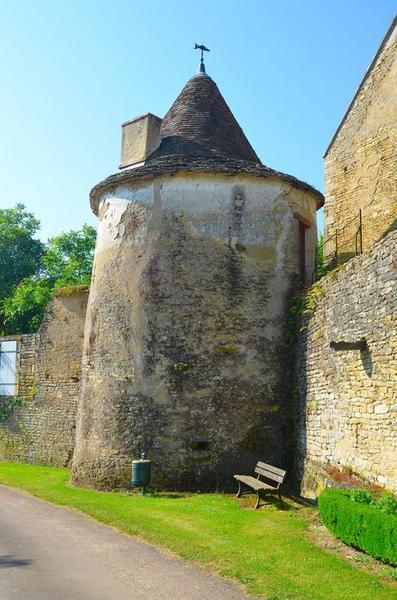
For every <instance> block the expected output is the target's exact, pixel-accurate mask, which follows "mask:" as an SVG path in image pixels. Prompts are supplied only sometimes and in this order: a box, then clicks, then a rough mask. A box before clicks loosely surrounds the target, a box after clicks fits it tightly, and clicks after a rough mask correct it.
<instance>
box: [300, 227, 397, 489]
mask: <svg viewBox="0 0 397 600" xmlns="http://www.w3.org/2000/svg"><path fill="white" fill-rule="evenodd" d="M316 287H317V293H316V297H317V298H318V303H317V306H316V308H315V310H314V313H313V314H312V315H309V316H306V318H305V320H304V322H303V323H302V325H303V327H304V331H303V332H302V333H301V335H300V338H299V343H298V352H297V355H298V364H297V368H296V376H297V378H298V379H297V381H298V389H299V399H300V419H299V423H298V427H297V432H298V461H297V462H298V464H299V470H300V475H301V477H302V492H303V493H304V494H305V495H314V496H315V495H316V493H317V491H318V489H319V488H320V489H321V487H323V486H324V485H325V483H326V480H327V479H329V474H328V472H327V470H328V469H329V468H330V467H335V466H336V467H339V468H342V467H345V468H346V467H348V468H351V469H352V470H353V471H354V472H356V473H358V474H360V475H361V476H363V477H364V478H366V479H369V480H370V481H373V482H375V483H379V484H381V485H384V486H386V487H388V488H391V489H394V490H397V418H396V417H397V231H393V232H391V233H390V234H389V235H388V236H387V237H385V238H384V239H382V240H381V241H379V242H378V243H377V244H375V245H374V246H373V248H372V249H371V250H370V251H369V252H367V253H365V254H363V255H361V256H358V257H357V258H355V259H353V260H351V261H350V262H349V263H347V264H346V265H345V266H344V267H343V268H341V269H340V270H337V271H334V272H331V273H329V275H327V276H326V277H324V278H323V279H321V280H320V281H319V282H318V283H317V284H316ZM361 338H365V340H366V342H367V346H368V349H367V350H365V351H360V350H345V351H335V350H332V349H331V348H330V343H331V342H332V341H336V342H338V341H347V342H355V341H358V340H360V339H361Z"/></svg>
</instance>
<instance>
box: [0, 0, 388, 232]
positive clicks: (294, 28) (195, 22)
mask: <svg viewBox="0 0 397 600" xmlns="http://www.w3.org/2000/svg"><path fill="white" fill-rule="evenodd" d="M0 9H1V19H0V52H1V56H2V61H1V67H0V69H1V73H0V75H1V77H0V81H1V87H2V89H1V95H0V98H1V111H0V131H1V146H0V182H1V193H0V208H4V207H9V206H12V205H14V204H15V203H16V202H23V203H25V204H26V205H27V207H28V208H29V210H31V211H32V212H34V213H35V214H36V216H38V218H39V219H40V220H41V222H42V234H41V235H42V237H43V239H46V238H47V237H49V236H52V235H56V234H57V233H59V232H61V231H65V230H68V229H71V228H79V227H80V226H81V225H82V223H84V222H88V223H93V224H95V222H96V221H95V218H94V216H93V215H92V214H91V212H90V209H89V202H88V194H89V190H90V189H91V187H92V186H93V185H95V184H96V183H97V182H98V181H100V180H101V179H103V178H105V177H106V176H108V175H110V174H111V173H114V172H115V171H116V170H117V168H118V164H119V154H120V137H121V130H120V124H121V123H122V122H123V121H126V120H128V119H130V118H133V117H134V116H137V115H139V114H141V113H144V112H148V111H150V112H153V113H154V114H157V115H159V116H161V117H162V116H164V114H165V112H166V111H167V110H168V108H169V107H170V105H171V104H172V102H173V100H174V99H175V98H176V96H177V95H178V93H179V92H180V90H181V88H182V87H183V85H184V84H185V82H186V81H187V80H188V79H189V78H190V77H191V76H192V75H194V73H195V71H196V68H197V64H198V58H199V57H198V54H197V52H194V51H193V44H194V42H196V41H197V42H198V43H205V44H206V45H207V46H208V47H209V48H210V49H211V52H210V54H209V55H207V57H206V64H207V71H208V73H209V74H210V75H211V76H212V77H213V79H215V81H216V82H217V84H218V86H219V87H220V90H221V92H222V93H223V95H224V97H225V98H226V101H227V102H228V104H229V106H230V107H231V109H232V111H233V112H234V114H235V116H236V118H237V120H238V121H239V123H240V125H241V126H242V128H243V129H244V131H245V133H246V135H247V137H248V138H249V140H250V141H251V143H252V145H253V147H254V148H255V150H256V152H257V153H258V155H259V156H260V158H261V159H262V161H263V162H264V163H265V164H267V165H268V166H270V167H273V168H275V169H278V170H281V171H284V172H286V173H290V174H292V175H295V176H297V177H299V178H300V179H303V180H306V181H308V182H309V183H311V184H313V185H315V186H316V187H318V188H319V189H321V190H322V189H323V161H322V156H323V153H324V150H325V148H326V146H327V145H328V143H329V141H330V139H331V137H332V135H333V133H334V131H335V129H336V127H337V125H338V123H339V121H340V119H341V118H342V116H343V114H344V111H345V109H346V107H347V105H348V103H349V101H350V99H351V98H352V96H353V94H354V92H355V90H356V88H357V86H358V84H359V83H360V81H361V79H362V77H363V75H364V73H365V70H366V68H367V67H368V65H369V63H370V61H371V60H372V58H373V56H374V54H375V52H376V50H377V48H378V46H379V44H380V42H381V40H382V38H383V36H384V34H385V32H386V30H387V28H388V26H389V24H390V22H391V20H392V18H393V16H394V13H395V11H396V3H395V1H394V0H343V1H342V0H333V1H332V2H331V1H330V0H327V1H325V0H301V1H298V0H295V1H292V0H278V2H274V1H270V0H244V1H242V0H211V1H209V0H196V1H194V2H193V1H191V0H168V1H165V0H146V2H142V0H140V1H137V0H112V1H111V0H95V1H91V0H62V1H61V0H19V1H18V2H11V1H10V0H0Z"/></svg>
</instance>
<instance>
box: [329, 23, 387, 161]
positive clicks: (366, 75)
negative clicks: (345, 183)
mask: <svg viewBox="0 0 397 600" xmlns="http://www.w3.org/2000/svg"><path fill="white" fill-rule="evenodd" d="M396 26H397V15H396V16H395V17H394V19H393V21H392V22H391V24H390V27H389V28H388V30H387V31H386V34H385V36H384V38H383V40H382V42H381V44H380V46H379V48H378V50H377V52H376V54H375V56H374V58H373V59H372V61H371V63H370V65H369V67H368V69H367V70H366V72H365V75H364V77H363V78H362V80H361V83H360V85H359V86H358V88H357V90H356V93H355V94H354V96H353V98H352V100H351V102H350V104H349V106H348V107H347V109H346V112H345V114H344V115H343V118H342V120H341V121H340V123H339V125H338V127H337V129H336V131H335V133H334V135H333V136H332V139H331V141H330V143H329V144H328V146H327V149H326V151H325V153H324V155H323V158H325V157H326V156H327V154H328V152H329V151H330V149H331V146H332V145H333V143H334V141H335V140H336V138H337V136H338V133H339V131H340V130H341V129H342V127H343V125H344V123H345V121H346V119H347V117H348V115H349V113H350V111H351V109H352V108H353V105H354V103H355V101H356V99H357V96H358V95H359V93H360V92H361V90H362V88H363V86H364V84H365V82H366V81H367V79H368V77H369V75H370V73H371V71H372V69H373V68H374V66H375V64H376V62H377V60H378V58H379V56H380V54H381V53H382V50H383V48H384V47H385V45H386V44H387V42H388V41H389V39H390V37H391V35H392V33H393V31H394V29H395V27H396Z"/></svg>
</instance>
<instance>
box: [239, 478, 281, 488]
mask: <svg viewBox="0 0 397 600" xmlns="http://www.w3.org/2000/svg"><path fill="white" fill-rule="evenodd" d="M234 479H237V481H241V482H242V483H245V484H246V485H248V486H249V487H251V488H252V489H253V490H275V489H276V488H275V487H274V486H273V485H269V484H267V483H264V482H263V481H261V480H260V479H256V478H255V477H250V476H249V475H234Z"/></svg>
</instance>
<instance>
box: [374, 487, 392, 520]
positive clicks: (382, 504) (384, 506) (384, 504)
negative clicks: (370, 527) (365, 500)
mask: <svg viewBox="0 0 397 600" xmlns="http://www.w3.org/2000/svg"><path fill="white" fill-rule="evenodd" d="M376 508H378V509H379V510H381V511H383V512H385V513H388V514H390V515H397V500H396V498H395V496H393V494H391V493H390V492H385V493H384V494H382V496H381V497H380V498H379V499H378V500H377V502H376Z"/></svg>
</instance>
